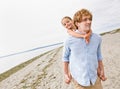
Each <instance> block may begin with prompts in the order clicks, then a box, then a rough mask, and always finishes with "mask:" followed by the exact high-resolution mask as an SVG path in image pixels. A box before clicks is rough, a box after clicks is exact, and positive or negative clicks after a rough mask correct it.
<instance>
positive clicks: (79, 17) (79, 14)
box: [73, 9, 92, 28]
mask: <svg viewBox="0 0 120 89" xmlns="http://www.w3.org/2000/svg"><path fill="white" fill-rule="evenodd" d="M83 16H90V19H91V20H92V14H91V12H90V11H88V10H87V9H81V10H79V11H77V12H76V13H75V14H74V17H73V23H74V25H75V26H76V22H81V21H82V17H83ZM76 28H78V27H77V26H76Z"/></svg>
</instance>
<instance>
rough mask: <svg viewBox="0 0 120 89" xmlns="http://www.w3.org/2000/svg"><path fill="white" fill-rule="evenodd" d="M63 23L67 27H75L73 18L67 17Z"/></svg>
mask: <svg viewBox="0 0 120 89" xmlns="http://www.w3.org/2000/svg"><path fill="white" fill-rule="evenodd" d="M62 25H63V26H64V27H65V28H67V29H72V28H73V22H72V20H70V19H68V18H65V19H63V20H62Z"/></svg>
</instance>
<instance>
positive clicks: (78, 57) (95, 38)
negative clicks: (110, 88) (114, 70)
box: [63, 9, 106, 89]
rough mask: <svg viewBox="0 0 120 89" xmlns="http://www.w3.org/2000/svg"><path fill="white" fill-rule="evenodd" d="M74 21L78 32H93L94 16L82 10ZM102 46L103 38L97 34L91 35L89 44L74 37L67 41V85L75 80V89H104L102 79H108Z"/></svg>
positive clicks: (64, 51) (65, 50) (65, 60)
mask: <svg viewBox="0 0 120 89" xmlns="http://www.w3.org/2000/svg"><path fill="white" fill-rule="evenodd" d="M73 21H74V24H75V26H76V28H77V31H76V32H78V33H79V34H87V33H88V32H89V31H90V30H91V23H92V14H91V13H90V12H89V11H88V10H86V9H82V10H80V11H78V12H76V13H75V14H74V18H73ZM100 45H101V37H100V36H99V35H97V34H95V33H92V34H91V37H90V43H89V44H86V42H85V40H84V39H83V38H75V37H73V36H70V37H69V38H68V39H67V40H66V42H65V45H64V50H63V67H64V74H65V81H66V83H68V84H69V83H70V81H71V79H72V78H73V80H74V86H75V89H103V88H102V85H101V80H100V78H101V79H102V80H106V78H105V76H104V68H103V63H102V55H101V48H100ZM71 76H72V77H71ZM98 76H99V77H98Z"/></svg>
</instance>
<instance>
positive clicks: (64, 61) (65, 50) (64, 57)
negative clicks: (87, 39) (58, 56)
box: [62, 42, 71, 84]
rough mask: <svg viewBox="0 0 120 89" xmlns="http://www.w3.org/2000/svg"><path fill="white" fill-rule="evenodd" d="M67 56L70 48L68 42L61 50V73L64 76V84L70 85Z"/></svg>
mask: <svg viewBox="0 0 120 89" xmlns="http://www.w3.org/2000/svg"><path fill="white" fill-rule="evenodd" d="M69 55H70V48H69V44H68V42H66V43H65V44H64V48H63V58H62V59H63V71H64V76H65V82H66V83H67V84H69V83H70V81H71V75H70V72H69Z"/></svg>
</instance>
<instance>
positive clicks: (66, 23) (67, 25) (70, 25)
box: [61, 16, 107, 84]
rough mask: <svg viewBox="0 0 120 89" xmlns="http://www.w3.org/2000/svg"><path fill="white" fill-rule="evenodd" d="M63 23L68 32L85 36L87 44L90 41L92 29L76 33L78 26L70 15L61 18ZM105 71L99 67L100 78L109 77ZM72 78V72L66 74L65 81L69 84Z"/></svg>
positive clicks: (77, 35)
mask: <svg viewBox="0 0 120 89" xmlns="http://www.w3.org/2000/svg"><path fill="white" fill-rule="evenodd" d="M61 23H62V25H63V26H64V27H65V28H66V29H67V32H68V33H69V34H70V35H72V36H74V37H81V38H84V39H85V41H86V43H87V44H88V43H89V42H90V35H91V33H92V31H91V30H90V31H89V32H88V33H86V34H85V35H82V34H79V33H76V32H75V30H76V27H75V25H74V24H73V21H72V19H71V18H70V17H68V16H65V17H63V19H62V20H61ZM103 71H104V70H101V68H100V67H98V76H99V77H100V79H101V80H102V81H105V80H106V79H107V78H106V77H105V75H104V72H103ZM71 79H72V77H71V75H70V73H69V76H68V75H65V82H66V83H67V84H69V83H70V81H71Z"/></svg>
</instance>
